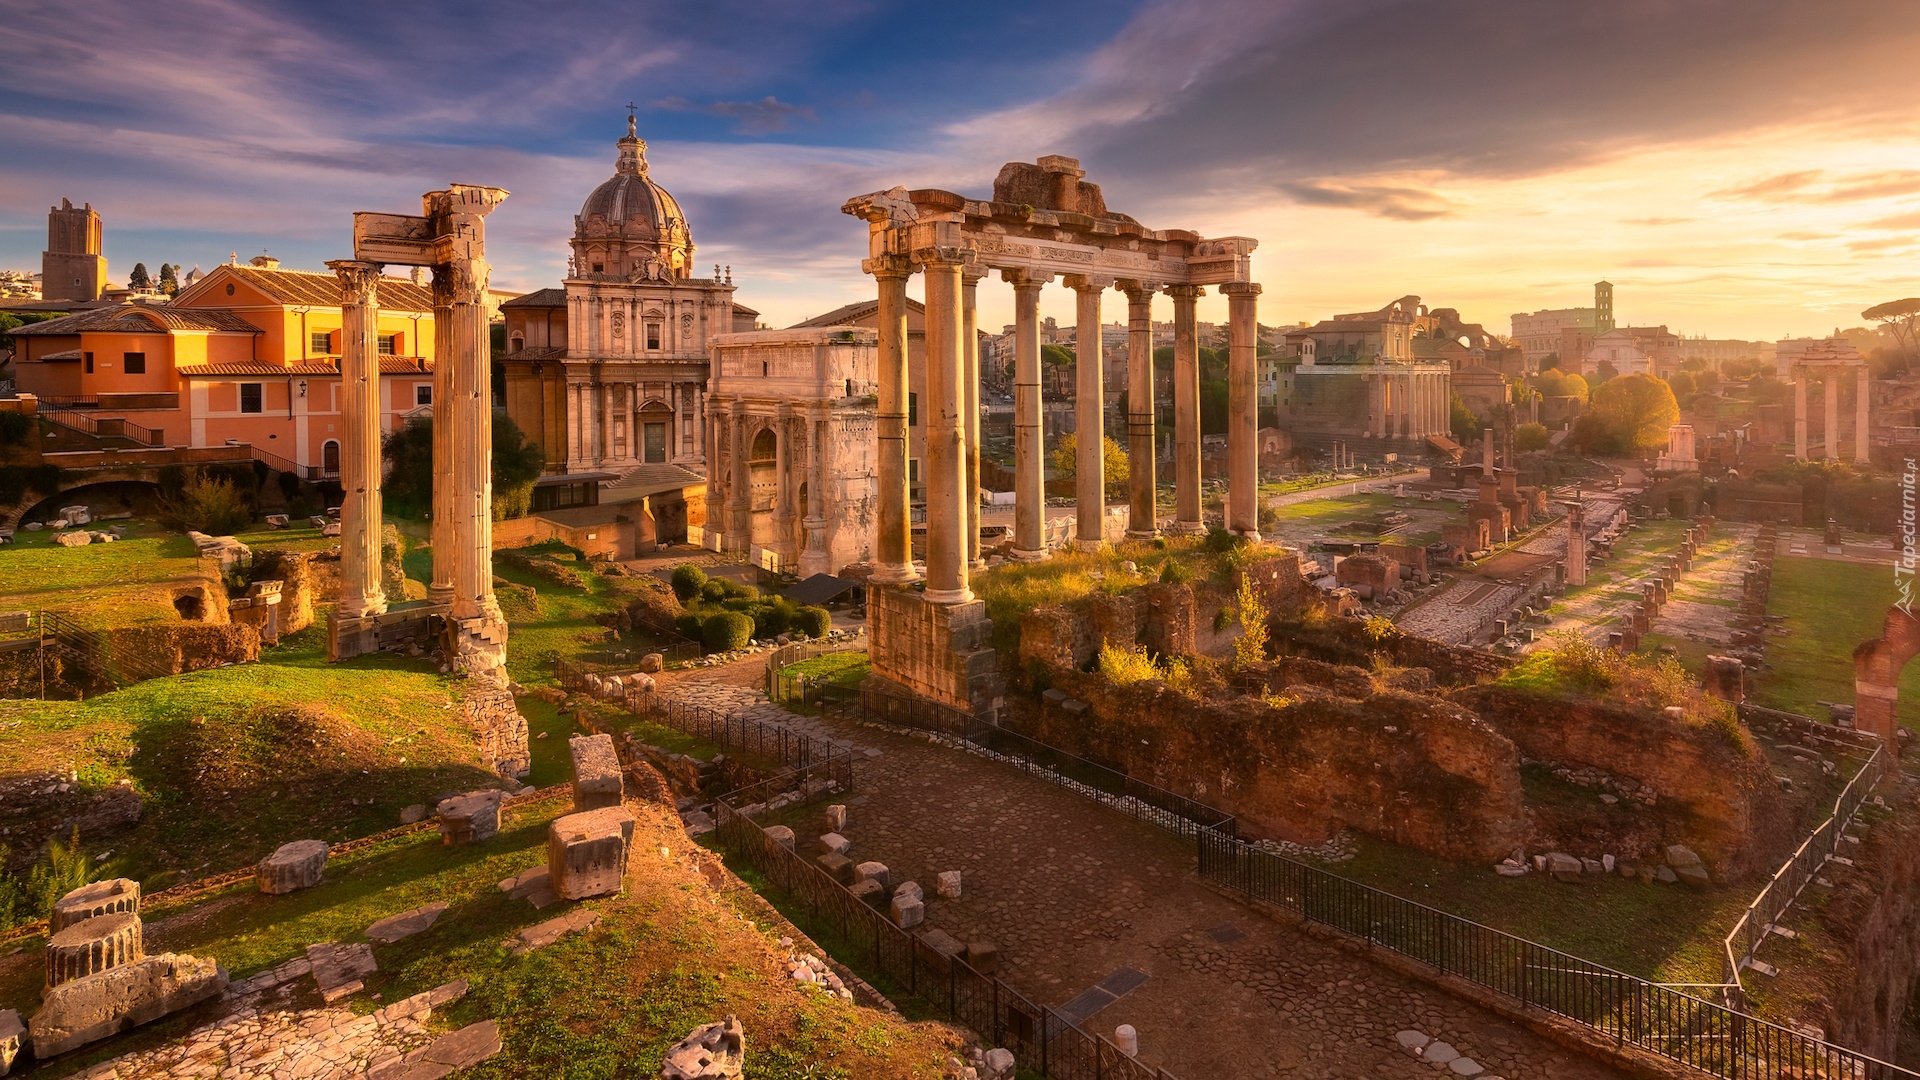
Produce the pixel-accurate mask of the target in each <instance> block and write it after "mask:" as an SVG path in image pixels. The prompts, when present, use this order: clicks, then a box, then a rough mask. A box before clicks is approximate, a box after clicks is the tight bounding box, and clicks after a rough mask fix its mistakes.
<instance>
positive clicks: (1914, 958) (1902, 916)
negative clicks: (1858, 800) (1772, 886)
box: [1802, 783, 1920, 1067]
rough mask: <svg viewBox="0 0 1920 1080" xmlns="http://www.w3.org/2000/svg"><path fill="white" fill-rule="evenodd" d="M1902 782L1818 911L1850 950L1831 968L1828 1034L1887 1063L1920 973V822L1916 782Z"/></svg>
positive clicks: (1837, 1040)
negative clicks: (1894, 808) (1889, 812)
mask: <svg viewBox="0 0 1920 1080" xmlns="http://www.w3.org/2000/svg"><path fill="white" fill-rule="evenodd" d="M1888 786H1889V788H1891V787H1893V785H1888ZM1900 786H1901V787H1902V788H1904V790H1903V791H1901V792H1900V794H1899V795H1894V794H1893V793H1892V791H1889V792H1888V795H1887V798H1888V801H1889V802H1894V803H1896V804H1897V805H1900V806H1901V811H1900V813H1899V814H1898V816H1896V817H1893V818H1889V819H1886V820H1883V821H1880V822H1878V823H1876V824H1874V825H1872V826H1871V827H1870V828H1868V829H1867V830H1865V831H1866V837H1865V840H1864V841H1863V842H1862V843H1861V844H1860V850H1859V851H1857V852H1855V853H1854V855H1853V859H1854V861H1855V863H1856V864H1858V865H1857V869H1858V871H1859V872H1857V873H1850V874H1845V875H1840V877H1839V880H1838V881H1836V882H1835V888H1834V889H1833V891H1832V893H1831V895H1830V896H1829V898H1828V900H1827V903H1826V906H1825V908H1823V909H1822V911H1821V915H1820V922H1821V924H1822V926H1824V928H1825V929H1826V931H1827V932H1828V933H1830V934H1831V935H1833V937H1835V938H1836V939H1837V944H1838V946H1839V947H1840V949H1842V950H1843V951H1844V954H1845V960H1844V962H1842V963H1838V964H1834V965H1831V968H1830V970H1831V971H1832V973H1833V979H1832V983H1831V986H1830V987H1829V991H1828V993H1829V999H1828V1007H1827V1016H1826V1019H1825V1023H1824V1026H1825V1028H1826V1030H1827V1035H1828V1038H1830V1039H1831V1040H1832V1041H1834V1042H1837V1043H1840V1044H1841V1045H1843V1046H1851V1047H1854V1048H1856V1049H1859V1050H1863V1051H1865V1052H1867V1053H1869V1054H1872V1055H1874V1056H1875V1057H1878V1058H1881V1059H1883V1060H1886V1061H1893V1060H1894V1052H1895V1049H1896V1046H1897V1044H1898V1043H1899V1040H1900V1021H1901V1018H1902V1016H1903V1015H1904V1014H1905V1012H1906V1009H1907V1001H1908V996H1909V994H1910V993H1911V991H1912V989H1913V987H1914V983H1915V980H1916V979H1920V824H1916V822H1915V820H1914V818H1915V814H1914V808H1913V795H1914V791H1913V789H1914V785H1913V784H1912V783H1906V784H1903V785H1900ZM1855 831H1859V830H1855ZM1802 932H1803V933H1804V931H1802ZM1905 1064H1906V1065H1907V1066H1908V1067H1912V1065H1913V1062H1911V1061H1909V1062H1906V1063H1905Z"/></svg>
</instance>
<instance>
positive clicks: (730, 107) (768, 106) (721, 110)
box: [653, 94, 820, 135]
mask: <svg viewBox="0 0 1920 1080" xmlns="http://www.w3.org/2000/svg"><path fill="white" fill-rule="evenodd" d="M653 108H655V109H661V110H665V111H667V112H697V113H705V114H706V115H708V116H726V117H731V118H733V119H734V120H737V121H739V123H738V124H737V125H735V127H734V130H735V131H736V132H738V133H739V134H742V135H768V134H771V133H773V132H776V131H785V130H787V127H788V125H789V123H790V122H791V121H794V120H819V119H820V117H819V116H817V115H816V114H815V113H814V111H813V106H811V105H789V104H788V103H786V102H784V101H781V100H780V99H779V98H776V97H774V96H773V95H772V94H768V95H767V96H766V97H763V98H761V99H760V100H759V101H715V102H710V103H708V104H706V105H698V104H695V103H694V102H691V101H688V100H687V99H686V98H683V97H670V98H663V99H661V100H659V101H656V102H654V103H653Z"/></svg>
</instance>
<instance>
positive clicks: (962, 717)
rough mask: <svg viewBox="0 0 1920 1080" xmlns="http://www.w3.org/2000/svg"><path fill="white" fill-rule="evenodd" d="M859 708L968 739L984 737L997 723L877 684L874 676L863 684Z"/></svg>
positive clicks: (896, 722) (883, 718) (886, 718)
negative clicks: (873, 678)
mask: <svg viewBox="0 0 1920 1080" xmlns="http://www.w3.org/2000/svg"><path fill="white" fill-rule="evenodd" d="M860 711H861V712H863V713H865V714H866V715H867V717H868V718H869V719H873V720H878V721H880V722H882V723H886V724H893V725H895V726H897V727H908V728H914V729H916V730H919V731H931V732H934V733H936V734H940V735H950V736H952V737H953V738H956V739H963V740H967V741H972V740H974V739H977V738H979V737H981V736H982V735H984V734H985V733H986V732H987V731H989V730H991V729H992V728H993V726H994V725H993V722H992V721H990V720H987V719H985V718H984V717H981V716H978V715H976V714H974V713H970V712H967V711H966V710H964V709H956V708H954V707H953V706H951V705H947V704H944V703H942V702H938V701H932V700H929V699H927V698H923V697H916V696H915V695H912V694H903V693H899V692H897V691H894V690H890V689H887V688H884V687H881V686H878V685H876V684H875V681H874V680H872V679H869V680H867V681H866V682H865V683H862V684H861V685H860Z"/></svg>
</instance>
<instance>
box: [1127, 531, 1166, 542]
mask: <svg viewBox="0 0 1920 1080" xmlns="http://www.w3.org/2000/svg"><path fill="white" fill-rule="evenodd" d="M1159 535H1160V530H1159V529H1147V530H1144V531H1142V530H1139V529H1128V530H1127V539H1129V540H1153V539H1156V538H1158V537H1159Z"/></svg>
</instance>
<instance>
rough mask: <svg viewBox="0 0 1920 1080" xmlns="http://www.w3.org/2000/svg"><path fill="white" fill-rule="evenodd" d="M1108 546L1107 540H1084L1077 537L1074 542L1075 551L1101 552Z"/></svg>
mask: <svg viewBox="0 0 1920 1080" xmlns="http://www.w3.org/2000/svg"><path fill="white" fill-rule="evenodd" d="M1106 546H1107V542H1106V541H1105V540H1082V539H1080V538H1079V537H1075V538H1074V541H1073V550H1075V551H1099V550H1100V549H1101V548H1103V547H1106Z"/></svg>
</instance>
